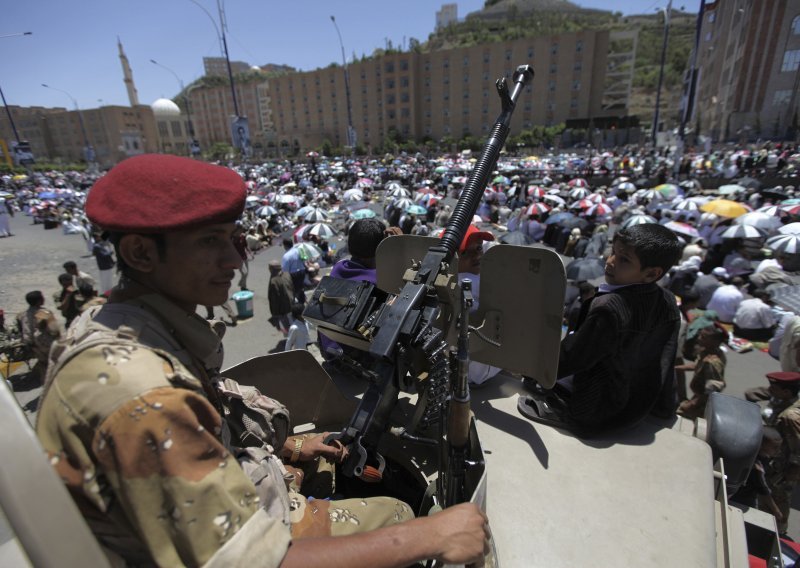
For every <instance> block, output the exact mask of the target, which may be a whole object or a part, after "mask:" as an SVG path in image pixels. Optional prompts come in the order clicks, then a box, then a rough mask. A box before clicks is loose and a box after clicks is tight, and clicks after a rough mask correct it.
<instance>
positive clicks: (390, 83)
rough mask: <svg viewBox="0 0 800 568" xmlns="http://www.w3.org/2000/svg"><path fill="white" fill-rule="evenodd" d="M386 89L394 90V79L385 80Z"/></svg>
mask: <svg viewBox="0 0 800 568" xmlns="http://www.w3.org/2000/svg"><path fill="white" fill-rule="evenodd" d="M386 88H387V89H394V79H386Z"/></svg>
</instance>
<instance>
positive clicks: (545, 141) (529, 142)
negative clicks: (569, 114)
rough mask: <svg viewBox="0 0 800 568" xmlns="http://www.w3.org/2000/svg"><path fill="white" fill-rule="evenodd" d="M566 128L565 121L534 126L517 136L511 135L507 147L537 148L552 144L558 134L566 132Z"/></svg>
mask: <svg viewBox="0 0 800 568" xmlns="http://www.w3.org/2000/svg"><path fill="white" fill-rule="evenodd" d="M564 128H565V126H564V124H563V123H561V124H556V125H553V126H534V127H533V128H529V129H528V130H523V131H522V132H520V133H519V134H518V135H516V136H511V137H509V139H508V142H507V143H506V147H508V148H516V147H525V148H536V147H537V146H552V145H553V142H554V141H555V138H556V136H558V135H559V134H561V133H562V132H564Z"/></svg>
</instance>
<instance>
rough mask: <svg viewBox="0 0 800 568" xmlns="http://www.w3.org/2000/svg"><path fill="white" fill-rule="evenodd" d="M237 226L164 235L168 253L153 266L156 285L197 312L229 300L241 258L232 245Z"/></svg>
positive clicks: (173, 298) (219, 226)
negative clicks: (197, 308) (200, 307)
mask: <svg viewBox="0 0 800 568" xmlns="http://www.w3.org/2000/svg"><path fill="white" fill-rule="evenodd" d="M238 232H239V228H238V227H237V226H236V224H235V223H224V224H218V225H208V226H206V227H202V228H199V229H192V230H188V231H177V232H173V233H167V234H166V235H165V254H164V256H163V260H160V261H159V262H158V263H157V264H156V265H155V267H154V270H153V273H152V277H153V283H154V284H155V285H156V286H157V289H158V290H159V291H160V292H162V293H163V294H165V295H167V296H169V297H170V298H171V299H172V300H173V301H174V302H176V303H177V304H178V305H180V306H183V307H185V308H187V309H188V310H189V311H194V309H195V307H196V306H198V305H200V306H219V305H221V304H224V303H225V301H226V300H227V299H228V291H229V289H230V286H231V281H232V280H233V278H234V274H235V273H234V270H237V269H239V268H241V266H242V258H241V256H239V253H238V252H237V251H236V248H234V246H233V238H234V236H236V235H238Z"/></svg>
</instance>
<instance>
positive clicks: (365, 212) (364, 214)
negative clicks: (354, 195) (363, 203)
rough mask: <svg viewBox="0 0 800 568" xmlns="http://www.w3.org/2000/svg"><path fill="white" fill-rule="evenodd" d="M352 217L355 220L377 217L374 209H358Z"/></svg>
mask: <svg viewBox="0 0 800 568" xmlns="http://www.w3.org/2000/svg"><path fill="white" fill-rule="evenodd" d="M352 217H353V219H373V218H375V217H377V215H376V213H375V211H373V210H372V209H358V210H356V211H353V214H352Z"/></svg>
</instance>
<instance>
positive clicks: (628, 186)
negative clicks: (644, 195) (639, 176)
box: [615, 181, 637, 193]
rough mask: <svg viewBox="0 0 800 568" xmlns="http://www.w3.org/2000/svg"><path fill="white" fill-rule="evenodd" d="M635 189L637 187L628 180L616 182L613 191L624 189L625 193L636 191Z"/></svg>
mask: <svg viewBox="0 0 800 568" xmlns="http://www.w3.org/2000/svg"><path fill="white" fill-rule="evenodd" d="M636 189H637V188H636V186H635V185H634V184H633V183H631V182H629V181H623V182H622V183H620V184H618V185H617V186H616V190H615V191H616V192H617V193H619V192H620V191H624V192H626V193H633V192H634V191H636Z"/></svg>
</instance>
